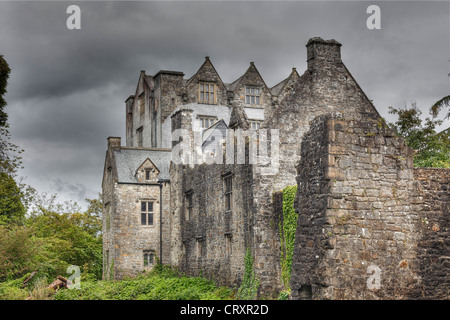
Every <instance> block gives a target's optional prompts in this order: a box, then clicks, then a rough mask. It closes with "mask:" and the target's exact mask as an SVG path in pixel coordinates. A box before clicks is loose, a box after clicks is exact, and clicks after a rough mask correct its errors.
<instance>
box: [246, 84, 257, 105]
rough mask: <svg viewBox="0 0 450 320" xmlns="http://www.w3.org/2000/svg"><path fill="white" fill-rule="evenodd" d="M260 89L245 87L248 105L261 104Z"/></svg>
mask: <svg viewBox="0 0 450 320" xmlns="http://www.w3.org/2000/svg"><path fill="white" fill-rule="evenodd" d="M260 92H261V91H260V89H259V88H255V87H245V103H246V104H254V105H259V104H260V100H261V99H260V94H261V93H260Z"/></svg>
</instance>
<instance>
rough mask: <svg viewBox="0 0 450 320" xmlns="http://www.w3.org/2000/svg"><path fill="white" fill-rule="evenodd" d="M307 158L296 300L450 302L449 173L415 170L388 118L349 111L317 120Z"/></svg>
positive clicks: (301, 183)
mask: <svg viewBox="0 0 450 320" xmlns="http://www.w3.org/2000/svg"><path fill="white" fill-rule="evenodd" d="M301 152H302V155H301V161H300V163H299V165H298V167H297V168H298V173H299V174H298V177H297V182H298V194H297V199H296V210H297V211H298V213H299V220H298V228H297V235H296V244H295V251H294V261H293V266H292V268H293V270H292V277H291V288H292V290H293V292H292V296H293V298H300V299H301V298H309V299H409V298H431V297H435V298H437V297H439V298H448V265H445V264H446V263H448V261H447V257H448V249H447V246H446V243H445V241H446V240H445V239H448V238H446V236H447V235H448V223H447V222H446V221H448V220H446V219H448V192H447V188H448V170H439V171H442V173H443V176H442V177H439V179H438V180H437V179H436V176H433V175H430V172H433V171H434V170H430V169H416V170H414V169H413V166H412V150H411V149H410V148H408V147H407V146H406V145H405V143H404V140H403V139H401V138H399V137H396V136H395V135H394V134H393V132H392V131H391V130H390V129H388V128H387V127H386V126H385V125H384V124H383V123H382V122H380V121H373V120H358V119H355V118H352V117H346V116H343V115H334V116H332V115H328V116H323V117H319V118H318V119H316V120H315V121H314V122H313V124H312V126H311V130H310V131H309V132H308V133H307V134H306V135H305V137H304V139H303V142H302V147H301ZM414 173H416V175H415V174H414ZM415 176H416V177H419V179H422V180H419V181H418V180H416V179H415ZM435 179H436V180H437V181H436V180H435ZM425 181H426V182H425ZM421 193H422V195H421ZM427 207H428V208H429V209H427ZM445 210H447V211H445ZM445 216H447V217H445ZM444 217H445V218H444ZM430 221H431V222H430ZM427 222H428V224H429V223H433V224H432V226H431V227H429V228H431V230H433V231H431V230H430V229H428V230H425V229H426V228H424V223H425V224H426V223H427ZM433 226H434V229H433ZM441 226H442V231H441V232H440V231H439V230H440V228H441ZM430 231H431V233H433V234H430ZM447 241H448V240H447ZM373 272H377V273H378V275H379V278H378V280H379V282H378V283H377V282H376V281H374V282H372V281H371V280H370V279H373V276H374V275H373V274H372V273H373ZM369 278H370V279H369ZM427 291H428V292H427Z"/></svg>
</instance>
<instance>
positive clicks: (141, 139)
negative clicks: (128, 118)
mask: <svg viewBox="0 0 450 320" xmlns="http://www.w3.org/2000/svg"><path fill="white" fill-rule="evenodd" d="M136 135H137V144H138V147H142V144H143V142H144V137H143V135H142V127H140V128H139V129H137V130H136Z"/></svg>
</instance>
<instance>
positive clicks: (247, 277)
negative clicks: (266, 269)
mask: <svg viewBox="0 0 450 320" xmlns="http://www.w3.org/2000/svg"><path fill="white" fill-rule="evenodd" d="M258 288H259V279H258V277H257V276H256V273H255V270H254V269H253V256H252V253H251V251H250V248H247V250H246V251H245V257H244V278H243V279H242V283H241V286H240V287H239V289H238V292H237V294H236V298H237V299H238V300H253V299H256V294H257V292H258Z"/></svg>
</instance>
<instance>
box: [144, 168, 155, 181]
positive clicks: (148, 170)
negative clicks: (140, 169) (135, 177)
mask: <svg viewBox="0 0 450 320" xmlns="http://www.w3.org/2000/svg"><path fill="white" fill-rule="evenodd" d="M153 171H155V169H152V168H148V169H145V180H147V181H148V180H150V174H151V173H152V172H153Z"/></svg>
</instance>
